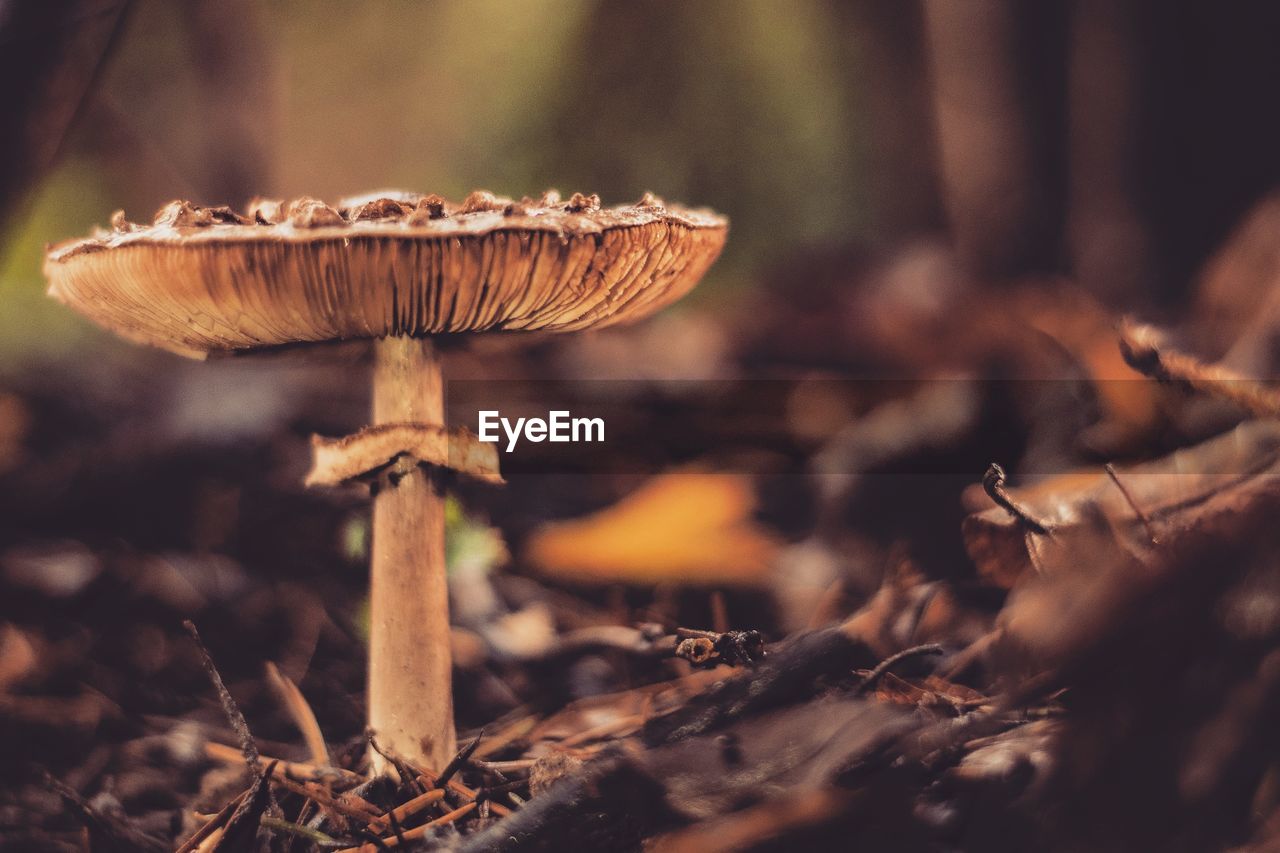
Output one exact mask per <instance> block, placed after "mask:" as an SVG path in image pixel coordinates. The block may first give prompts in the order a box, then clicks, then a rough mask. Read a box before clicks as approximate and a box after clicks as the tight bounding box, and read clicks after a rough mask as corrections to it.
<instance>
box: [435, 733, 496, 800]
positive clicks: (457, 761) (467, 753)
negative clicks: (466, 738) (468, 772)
mask: <svg viewBox="0 0 1280 853" xmlns="http://www.w3.org/2000/svg"><path fill="white" fill-rule="evenodd" d="M482 737H484V729H481V730H480V734H478V735H476V736H475V739H474V740H473V741H471V743H469V744H467V745H466V746H464V747H463V748H462V749H460V750H458V754H457V755H455V756H454V757H453V758H452V759H451V760H450V761H449V763H448V764H446V765H445V767H444V769H443V770H441V771H440V775H439V777H437V778H436V787H437V788H443V787H444V786H446V785H448V784H449V780H450V779H452V778H453V776H454V774H455V773H457V772H458V771H459V770H461V769H462V768H463V767H464V766H466V763H467V762H468V761H470V760H471V754H472V753H474V752H475V751H476V747H478V746H479V745H480V739H481V738H482Z"/></svg>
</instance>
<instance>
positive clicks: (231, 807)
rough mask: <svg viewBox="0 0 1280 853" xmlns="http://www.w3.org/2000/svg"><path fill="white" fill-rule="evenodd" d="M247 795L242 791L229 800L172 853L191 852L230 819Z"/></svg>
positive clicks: (247, 793)
mask: <svg viewBox="0 0 1280 853" xmlns="http://www.w3.org/2000/svg"><path fill="white" fill-rule="evenodd" d="M247 796H249V792H248V791H242V792H241V793H240V796H238V797H235V798H233V799H232V800H230V801H229V802H228V803H227V804H226V805H225V806H223V807H222V808H221V809H220V810H219V811H218V813H217V814H216V815H214V816H213V817H211V818H210V819H209V820H208V821H206V822H205V824H204V826H202V827H200V828H199V829H197V830H196V831H195V832H193V833H191V836H190V837H189V838H187V840H186V841H184V842H182V844H181V845H179V846H178V849H177V850H176V851H174V853H192V851H193V850H195V849H196V848H198V847H199V846H200V843H201V842H202V841H204V840H205V839H206V838H208V837H209V836H210V835H212V834H213V832H214V830H218V829H221V828H222V827H223V826H224V825H225V824H226V822H227V821H228V820H230V818H231V815H232V814H234V813H235V810H236V809H238V808H240V804H241V803H242V802H244V798H245V797H247Z"/></svg>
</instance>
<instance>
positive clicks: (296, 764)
mask: <svg viewBox="0 0 1280 853" xmlns="http://www.w3.org/2000/svg"><path fill="white" fill-rule="evenodd" d="M204 754H205V755H206V756H207V757H208V758H209V759H210V760H211V761H217V762H219V763H222V764H235V763H237V762H239V761H241V760H242V759H241V756H240V753H239V752H238V751H236V749H235V747H232V746H227V745H226V744H222V743H206V744H205V745H204ZM269 762H275V765H276V766H275V774H274V775H275V777H287V778H290V779H293V780H295V781H305V782H310V781H317V782H318V781H324V780H326V779H330V780H332V779H337V780H339V781H341V782H343V783H348V784H350V785H352V786H355V785H359V784H361V783H362V782H364V781H365V780H364V777H362V776H360V775H359V774H358V773H352V772H351V771H350V770H344V769H342V768H341V767H316V766H315V765H314V764H307V763H306V762H303V761H284V760H282V759H278V758H263V757H262V756H259V758H258V765H259V767H262V766H264V765H266V764H267V763H269Z"/></svg>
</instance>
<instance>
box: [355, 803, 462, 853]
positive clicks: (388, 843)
mask: <svg viewBox="0 0 1280 853" xmlns="http://www.w3.org/2000/svg"><path fill="white" fill-rule="evenodd" d="M476 805H477V804H476V803H474V802H470V803H467V804H466V805H463V806H459V807H458V808H456V809H454V810H453V811H451V812H449V813H448V814H446V815H442V816H441V817H438V818H436V819H435V820H432V821H428V822H427V823H424V824H423V825H422V826H418V827H414V828H413V829H410V830H406V831H405V832H404V833H402V834H401V836H400V838H396V837H394V836H392V837H390V838H380V839H378V841H380V842H381V844H382V845H383V846H384V847H398V846H399V845H400V844H401V839H403V840H404V841H416V840H417V839H419V838H424V837H426V835H427V832H428V831H430V830H432V829H434V828H435V827H437V826H444V825H445V824H448V823H453V822H454V821H456V820H458V819H460V818H463V817H466V816H467V815H468V814H470V813H471V812H472V811H474V810H475V808H476ZM367 846H368V845H362V846H360V847H348V848H346V849H345V850H342V851H340V853H362V851H364V849H365V847H367Z"/></svg>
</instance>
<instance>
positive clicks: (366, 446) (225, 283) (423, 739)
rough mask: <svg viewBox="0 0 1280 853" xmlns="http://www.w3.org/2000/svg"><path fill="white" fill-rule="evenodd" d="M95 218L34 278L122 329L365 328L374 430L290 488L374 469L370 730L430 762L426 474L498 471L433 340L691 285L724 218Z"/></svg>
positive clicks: (439, 643) (542, 209)
mask: <svg viewBox="0 0 1280 853" xmlns="http://www.w3.org/2000/svg"><path fill="white" fill-rule="evenodd" d="M112 225H113V228H112V230H110V231H102V232H99V233H97V234H95V235H94V236H92V237H89V238H87V239H83V240H77V241H73V242H69V243H64V244H61V245H58V246H55V247H53V248H52V249H51V250H50V251H49V254H48V257H47V259H46V262H45V274H46V276H47V277H48V279H49V293H50V295H52V296H53V297H54V298H56V299H58V300H60V301H62V302H64V303H66V304H67V305H69V306H71V307H72V308H74V309H75V310H77V311H79V312H80V313H82V314H84V315H85V316H87V317H89V318H90V319H92V320H94V321H95V322H97V323H99V324H100V325H102V326H105V327H107V328H108V329H111V330H113V331H115V332H117V333H119V334H120V335H122V336H124V337H126V338H129V339H131V340H134V341H139V342H142V343H147V344H153V345H155V346H159V347H163V348H165V349H168V350H172V351H174V352H177V353H180V354H183V355H187V356H194V357H197V358H204V357H205V356H207V355H209V354H211V353H213V354H217V353H236V352H241V351H250V350H255V349H261V348H266V347H276V346H283V345H287V344H299V343H319V342H324V341H337V340H344V339H351V338H372V339H374V345H373V346H374V352H375V359H374V360H375V367H374V374H373V425H372V426H371V427H369V428H367V429H365V430H363V431H361V432H360V433H358V434H357V435H354V436H349V437H347V438H345V439H340V440H338V441H326V440H323V439H315V440H314V445H315V460H314V465H313V469H312V472H311V474H310V475H309V477H308V483H309V484H330V483H337V482H341V481H344V480H349V479H356V478H365V479H373V480H375V491H374V494H375V497H374V509H373V559H372V567H371V575H372V581H371V587H372V592H371V612H372V620H371V622H372V624H371V636H370V648H369V657H370V660H369V725H370V727H371V728H372V729H373V730H374V731H375V732H376V733H377V736H378V738H379V741H380V743H381V745H382V746H383V747H384V748H389V749H390V750H392V751H394V752H396V753H398V754H400V755H402V756H404V757H406V758H408V759H410V760H411V761H417V762H420V763H422V764H425V765H427V766H430V767H437V768H439V767H442V766H443V765H444V764H445V763H446V762H447V761H448V760H449V758H450V757H452V755H453V753H454V751H455V736H454V728H453V708H452V698H451V694H450V676H451V668H450V667H451V664H450V655H449V622H448V594H447V587H446V581H445V563H444V511H443V499H442V496H441V480H440V469H442V468H446V467H447V468H453V469H455V470H459V471H462V472H463V473H465V474H469V475H471V476H477V477H481V478H483V479H489V480H500V477H499V475H498V470H497V451H496V449H495V448H494V447H493V446H492V445H482V444H479V443H477V442H476V440H475V439H474V438H473V437H471V436H469V435H467V434H465V432H458V433H446V432H445V430H444V406H443V394H442V379H441V374H440V362H439V359H438V356H437V353H436V349H435V345H434V344H433V342H432V337H433V336H436V335H446V334H454V333H460V332H480V331H488V330H495V331H496V330H535V329H540V330H547V331H572V330H575V329H585V328H588V327H597V326H606V325H610V324H613V323H620V322H625V321H629V320H635V319H639V318H641V317H644V316H647V315H648V314H651V313H653V312H654V311H657V310H658V309H660V308H662V307H664V306H666V305H668V304H670V303H671V302H673V301H675V300H676V299H678V298H680V297H681V296H683V295H684V294H685V293H687V292H688V291H689V290H690V289H691V288H693V286H694V285H695V284H697V282H698V280H699V279H700V278H701V277H702V275H703V273H705V272H706V270H707V268H708V267H710V266H711V264H712V263H713V262H714V261H715V259H716V257H717V256H718V255H719V253H720V250H721V248H722V246H723V245H724V240H725V236H726V233H727V223H726V221H725V220H724V219H723V218H722V217H720V216H718V215H716V214H714V213H711V212H709V211H696V210H687V209H684V208H680V207H674V206H666V205H664V204H663V203H662V202H661V201H660V200H659V199H657V198H655V197H653V196H651V195H648V194H646V195H645V197H644V198H643V199H642V200H641V201H640V202H639V203H637V204H634V205H625V206H621V207H613V208H602V207H601V206H600V199H599V198H598V197H597V196H594V195H592V196H586V195H583V194H581V193H577V194H574V195H573V197H572V198H571V199H570V200H569V201H567V202H562V201H561V200H560V197H559V195H558V194H556V193H554V192H548V193H546V194H544V195H543V196H542V197H541V198H540V199H537V200H534V199H529V198H525V199H522V200H521V201H518V202H516V201H512V200H511V199H504V198H498V197H496V196H494V195H493V194H491V193H487V192H483V191H477V192H474V193H472V194H471V195H469V196H468V197H467V198H466V199H465V200H464V201H463V202H462V203H461V204H452V203H450V202H448V201H445V200H444V199H442V198H440V197H439V196H434V195H428V196H420V195H415V194H411V193H375V194H372V195H370V196H366V197H364V198H359V199H349V200H344V201H342V202H340V203H338V204H337V205H335V206H330V205H327V204H325V203H324V202H321V201H319V200H316V199H312V198H300V199H296V200H293V201H289V202H279V201H270V200H261V199H255V200H254V201H253V202H252V203H251V204H250V206H249V209H248V210H247V211H246V214H245V215H243V216H242V215H240V214H238V213H236V212H234V211H232V210H230V209H228V208H225V207H212V208H211V207H201V206H198V205H193V204H190V203H188V202H173V203H171V204H169V205H166V206H165V207H164V208H163V209H162V210H161V211H160V212H159V213H158V214H157V215H156V218H155V222H154V224H152V225H150V226H137V225H134V224H132V223H129V222H127V221H126V220H125V219H124V217H123V215H120V214H117V215H116V216H113V217H112ZM371 757H372V760H373V762H374V766H375V769H377V770H385V769H386V766H385V763H384V762H383V759H382V758H381V757H380V756H378V755H376V754H375V755H373V756H371Z"/></svg>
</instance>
